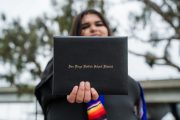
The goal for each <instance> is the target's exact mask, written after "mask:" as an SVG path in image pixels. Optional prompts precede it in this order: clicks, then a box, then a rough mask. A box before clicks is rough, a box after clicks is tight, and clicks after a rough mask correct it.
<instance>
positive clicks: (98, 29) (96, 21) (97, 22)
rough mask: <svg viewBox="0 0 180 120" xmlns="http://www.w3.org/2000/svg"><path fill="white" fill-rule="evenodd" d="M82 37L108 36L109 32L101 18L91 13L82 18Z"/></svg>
mask: <svg viewBox="0 0 180 120" xmlns="http://www.w3.org/2000/svg"><path fill="white" fill-rule="evenodd" d="M81 36H108V30H107V28H106V26H105V25H104V23H103V22H102V20H101V19H100V17H99V16H97V15H96V14H92V13H89V14H87V15H84V17H83V18H82V22H81Z"/></svg>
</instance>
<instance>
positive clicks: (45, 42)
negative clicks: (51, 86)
mask: <svg viewBox="0 0 180 120" xmlns="http://www.w3.org/2000/svg"><path fill="white" fill-rule="evenodd" d="M51 1H52V7H53V9H54V11H55V12H54V14H53V15H52V16H48V15H46V14H44V15H43V16H40V17H37V18H35V19H34V20H31V21H29V23H28V25H27V26H23V25H22V24H21V21H20V19H14V20H12V22H8V21H7V18H6V15H5V14H1V16H0V22H1V23H2V24H3V27H1V29H0V64H1V66H3V67H4V68H3V69H4V71H3V70H2V68H1V71H2V72H1V73H0V81H2V80H5V81H6V82H8V83H9V85H10V86H16V87H17V88H19V92H20V93H23V92H30V93H32V87H28V86H29V85H27V84H29V83H22V82H21V81H20V79H27V78H28V77H29V78H28V79H32V80H34V81H35V80H38V79H39V78H40V74H41V73H42V62H43V61H42V60H43V59H44V58H47V57H48V56H50V55H51V52H50V51H52V50H51V49H52V44H53V43H52V39H53V35H68V31H69V30H70V26H71V23H72V20H73V16H74V15H76V14H77V13H78V11H81V10H82V9H86V8H95V9H98V10H100V11H101V12H103V13H104V14H105V11H104V9H103V6H104V1H103V0H100V1H96V0H86V1H78V2H79V3H80V4H78V5H80V6H81V7H82V6H85V7H84V8H81V7H73V6H74V5H75V4H76V3H77V2H75V0H64V1H61V2H58V1H57V0H51ZM40 58H41V59H40ZM24 76H25V77H24ZM23 81H25V80H23ZM32 86H33V84H32Z"/></svg>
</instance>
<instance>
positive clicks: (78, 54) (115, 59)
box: [52, 36, 128, 96]
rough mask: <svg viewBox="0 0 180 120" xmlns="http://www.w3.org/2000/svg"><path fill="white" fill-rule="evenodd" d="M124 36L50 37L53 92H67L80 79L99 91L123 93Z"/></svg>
mask: <svg viewBox="0 0 180 120" xmlns="http://www.w3.org/2000/svg"><path fill="white" fill-rule="evenodd" d="M127 62H128V59H127V37H87V36H86V37H85V36H84V37H83V36H78V37H77V36H76V37H75V36H74V37H73V36H69V37H58V36H56V37H54V78H53V83H52V91H53V93H52V94H53V95H55V96H58V95H68V94H70V92H71V90H72V89H73V87H74V86H75V85H79V83H80V82H81V81H89V82H90V84H91V87H94V88H95V89H96V90H97V91H98V93H99V94H106V95H107V94H110V95H119V94H120V95H125V94H127V93H128V90H127V84H128V83H127V79H128V65H127Z"/></svg>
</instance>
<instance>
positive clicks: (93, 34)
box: [90, 34, 101, 36]
mask: <svg viewBox="0 0 180 120" xmlns="http://www.w3.org/2000/svg"><path fill="white" fill-rule="evenodd" d="M90 36H101V35H99V34H92V35H90Z"/></svg>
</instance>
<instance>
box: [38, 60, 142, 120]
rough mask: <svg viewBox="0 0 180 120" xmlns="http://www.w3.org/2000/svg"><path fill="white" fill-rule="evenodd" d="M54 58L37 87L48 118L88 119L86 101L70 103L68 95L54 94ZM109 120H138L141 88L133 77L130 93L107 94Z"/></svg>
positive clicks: (59, 119) (130, 79)
mask: <svg viewBox="0 0 180 120" xmlns="http://www.w3.org/2000/svg"><path fill="white" fill-rule="evenodd" d="M52 78H53V60H52V59H51V60H50V61H49V63H48V65H47V66H46V69H45V71H44V72H43V74H42V76H41V82H40V83H39V84H38V85H37V86H36V88H35V95H36V97H37V100H38V101H39V103H40V105H41V107H42V110H43V113H44V116H45V119H46V120H72V119H73V120H87V113H86V105H85V103H80V104H78V103H74V104H70V103H68V102H67V99H66V96H61V97H56V96H52ZM104 98H105V109H106V111H107V117H108V120H138V116H137V115H136V112H135V110H134V106H135V105H137V104H138V103H139V99H140V89H139V86H138V84H137V82H135V80H133V79H132V78H131V77H129V78H128V95H105V96H104Z"/></svg>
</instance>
